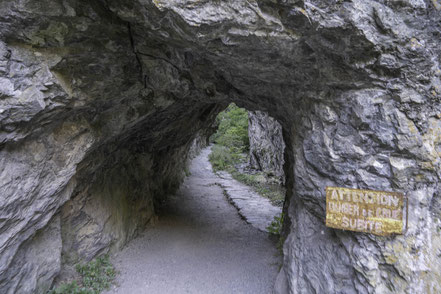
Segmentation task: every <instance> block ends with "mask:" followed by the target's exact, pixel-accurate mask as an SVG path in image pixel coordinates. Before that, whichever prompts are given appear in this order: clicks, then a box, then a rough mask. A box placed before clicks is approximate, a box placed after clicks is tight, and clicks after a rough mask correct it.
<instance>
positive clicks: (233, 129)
mask: <svg viewBox="0 0 441 294" xmlns="http://www.w3.org/2000/svg"><path fill="white" fill-rule="evenodd" d="M216 123H217V125H218V129H217V132H216V133H215V134H214V135H213V136H212V137H211V141H212V142H215V143H216V144H218V145H221V146H224V147H226V148H228V149H229V150H230V151H231V153H232V154H235V153H243V152H247V151H248V150H249V148H250V140H249V138H248V112H247V111H246V110H245V109H243V108H240V107H238V106H236V104H234V103H231V104H230V105H229V106H228V107H227V109H225V110H224V111H222V112H221V113H219V114H218V116H217V117H216Z"/></svg>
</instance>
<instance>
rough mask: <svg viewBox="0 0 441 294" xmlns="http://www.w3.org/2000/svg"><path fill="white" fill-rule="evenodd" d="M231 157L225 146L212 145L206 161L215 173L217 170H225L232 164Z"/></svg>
mask: <svg viewBox="0 0 441 294" xmlns="http://www.w3.org/2000/svg"><path fill="white" fill-rule="evenodd" d="M233 157H234V156H233V155H232V154H231V153H230V150H229V149H228V148H227V147H225V146H220V145H214V146H213V147H212V148H211V153H210V155H209V156H208V159H209V160H210V162H211V165H212V166H213V169H214V170H215V171H217V170H227V169H228V168H229V167H231V166H232V165H233V164H234V160H233Z"/></svg>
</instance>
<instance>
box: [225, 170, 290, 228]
mask: <svg viewBox="0 0 441 294" xmlns="http://www.w3.org/2000/svg"><path fill="white" fill-rule="evenodd" d="M218 174H219V176H220V179H219V180H218V182H219V184H220V186H221V187H222V188H223V189H224V190H225V192H226V196H227V197H228V199H229V200H230V202H231V203H232V204H233V205H234V206H235V207H236V208H237V209H238V211H239V214H240V215H241V216H242V217H243V218H244V219H245V221H246V222H247V223H249V224H251V225H252V226H254V227H256V228H258V229H259V230H261V231H263V232H267V231H268V230H267V227H268V226H269V225H270V224H271V222H272V221H273V220H274V217H275V216H279V215H280V214H281V213H282V208H280V207H276V206H274V205H272V204H271V202H270V201H269V200H268V199H266V198H262V196H260V195H258V194H257V193H256V192H254V191H253V189H252V188H251V187H249V186H247V185H244V184H242V183H240V182H238V181H236V180H235V179H233V178H232V177H231V175H230V174H229V173H227V172H218Z"/></svg>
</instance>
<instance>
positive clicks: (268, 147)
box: [248, 111, 285, 183]
mask: <svg viewBox="0 0 441 294" xmlns="http://www.w3.org/2000/svg"><path fill="white" fill-rule="evenodd" d="M248 137H249V138H250V162H249V165H250V167H252V168H253V169H256V170H260V171H263V172H265V173H267V174H269V175H274V176H276V177H277V178H278V179H280V181H281V182H282V183H283V182H284V179H285V174H284V172H283V163H284V159H283V156H284V151H285V142H283V135H282V126H281V125H280V124H279V123H278V122H277V121H276V120H275V119H273V118H272V117H270V116H269V115H268V114H266V113H264V112H262V111H250V112H248Z"/></svg>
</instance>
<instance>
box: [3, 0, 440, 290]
mask: <svg viewBox="0 0 441 294" xmlns="http://www.w3.org/2000/svg"><path fill="white" fill-rule="evenodd" d="M440 8H441V6H440V4H439V2H438V1H436V0H433V1H429V0H426V1H424V0H403V1H371V0H363V1H358V0H352V1H330V2H328V1H320V0H311V1H269V0H268V1H185V0H174V1H157V0H155V1H146V0H131V1H120V0H107V1H100V0H95V1H90V0H88V1H83V0H57V1H53V0H52V1H47V0H43V1H36V0H27V1H0V12H1V13H0V130H1V133H0V148H1V150H0V195H1V196H0V197H1V198H0V234H1V235H0V236H1V238H0V292H1V293H34V292H37V293H38V292H44V291H45V290H46V289H48V287H49V286H50V284H51V283H52V281H53V278H54V277H55V276H57V275H58V273H59V272H60V268H61V264H62V263H65V262H69V261H70V259H73V260H77V259H90V258H93V257H94V256H96V255H98V254H100V253H102V252H105V251H107V250H118V249H119V248H121V247H122V246H123V245H124V244H125V243H127V241H129V240H130V239H132V238H133V237H134V236H135V235H136V234H137V233H138V232H139V231H140V230H142V229H143V228H144V227H145V226H146V225H148V224H149V222H151V221H152V219H154V217H155V213H154V205H155V204H154V199H156V200H155V201H157V200H158V195H167V194H171V193H173V192H174V191H175V190H176V189H177V187H178V186H179V184H180V182H181V179H182V175H183V172H182V171H183V170H184V168H185V164H186V158H187V154H188V150H189V148H190V145H191V144H192V142H193V140H194V139H195V138H196V137H197V136H198V135H199V136H204V134H205V132H206V131H207V127H209V126H210V125H211V123H212V121H213V120H214V117H215V115H216V114H217V113H218V112H219V111H220V110H222V109H223V108H225V107H226V106H227V105H228V104H229V103H230V102H235V103H236V104H237V105H239V106H241V107H246V108H247V109H249V110H260V111H265V112H267V113H268V114H269V115H271V116H272V117H274V118H275V119H277V120H278V121H279V122H280V123H281V125H282V127H283V136H284V140H285V143H286V152H285V175H286V183H287V189H288V191H287V201H286V204H285V208H284V209H285V214H286V216H287V219H288V220H289V222H288V223H289V225H287V226H288V227H287V228H286V230H287V232H286V233H287V239H286V242H285V244H284V249H283V251H284V261H283V266H282V268H281V271H280V273H279V275H278V278H277V282H276V287H275V288H276V292H277V293H438V292H440V291H441V289H440V287H441V276H440V268H441V259H440V258H439V254H440V252H441V236H440V232H441V229H440V228H441V221H440V213H441V201H440V196H439V189H440V187H439V179H440V176H441V174H440V151H441V150H440V141H441V121H440V117H441V116H440V113H441V109H440V108H441V104H440V98H441V96H440V95H441V80H440V76H441V70H440V65H439V63H440V61H441V58H440V54H441V37H440V31H441V25H440V20H441V15H440V10H439V9H440ZM326 186H342V187H354V188H365V189H373V190H388V191H401V192H404V193H406V194H407V196H408V198H409V205H410V211H411V214H410V215H409V229H408V231H407V232H406V233H405V234H404V235H400V236H393V237H378V236H373V235H369V234H362V233H351V232H345V231H340V230H334V229H329V228H326V227H325V226H324V217H325V192H324V191H325V190H324V188H325V187H326ZM159 200H160V199H159ZM84 228H87V229H86V230H85V229H84ZM62 252H64V253H66V252H68V253H69V254H68V255H63V256H68V258H67V260H61V253H62Z"/></svg>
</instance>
